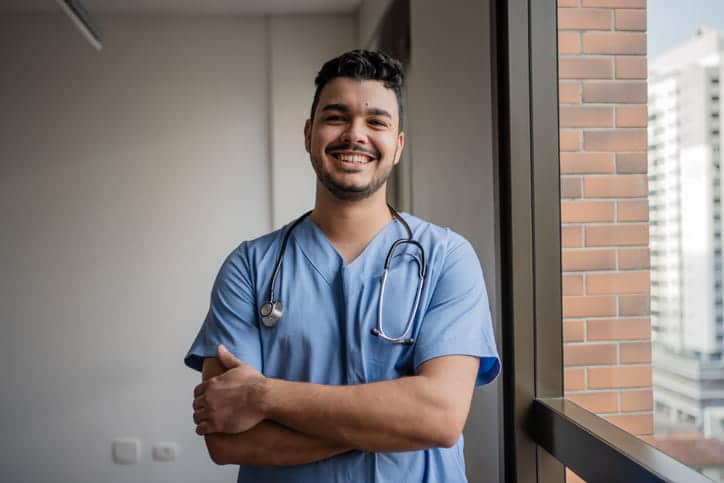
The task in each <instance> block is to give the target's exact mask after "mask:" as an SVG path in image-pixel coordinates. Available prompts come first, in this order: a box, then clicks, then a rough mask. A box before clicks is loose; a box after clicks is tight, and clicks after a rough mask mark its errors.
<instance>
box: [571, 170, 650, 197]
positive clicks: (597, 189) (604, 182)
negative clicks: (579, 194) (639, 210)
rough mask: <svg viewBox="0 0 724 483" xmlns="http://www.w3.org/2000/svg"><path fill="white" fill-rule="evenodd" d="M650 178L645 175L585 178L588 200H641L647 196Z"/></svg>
mask: <svg viewBox="0 0 724 483" xmlns="http://www.w3.org/2000/svg"><path fill="white" fill-rule="evenodd" d="M648 190H649V189H648V178H647V177H646V176H643V175H637V174H631V175H614V176H584V177H583V193H584V196H585V197H586V198H640V197H642V196H647V195H648V193H649V191H648Z"/></svg>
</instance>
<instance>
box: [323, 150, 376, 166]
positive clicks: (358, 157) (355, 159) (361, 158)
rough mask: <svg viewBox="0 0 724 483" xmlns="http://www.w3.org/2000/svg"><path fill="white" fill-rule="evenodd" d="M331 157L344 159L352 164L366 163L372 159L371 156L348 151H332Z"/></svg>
mask: <svg viewBox="0 0 724 483" xmlns="http://www.w3.org/2000/svg"><path fill="white" fill-rule="evenodd" d="M332 157H334V158H335V159H338V160H339V161H345V162H347V163H354V164H367V163H369V162H371V161H373V159H372V158H370V157H369V156H366V155H364V154H350V153H332Z"/></svg>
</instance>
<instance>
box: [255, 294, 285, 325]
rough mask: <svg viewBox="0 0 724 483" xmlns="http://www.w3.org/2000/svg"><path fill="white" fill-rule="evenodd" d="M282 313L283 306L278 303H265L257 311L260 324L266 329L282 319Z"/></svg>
mask: <svg viewBox="0 0 724 483" xmlns="http://www.w3.org/2000/svg"><path fill="white" fill-rule="evenodd" d="M283 313H284V305H283V304H282V303H281V302H279V301H278V300H277V301H276V302H266V303H265V304H263V305H262V306H261V308H260V309H259V315H260V316H261V322H262V324H264V325H265V326H266V327H274V326H275V325H277V322H279V319H281V318H282V314H283Z"/></svg>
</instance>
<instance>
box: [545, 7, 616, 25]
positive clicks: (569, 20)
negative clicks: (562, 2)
mask: <svg viewBox="0 0 724 483" xmlns="http://www.w3.org/2000/svg"><path fill="white" fill-rule="evenodd" d="M612 26H613V15H612V12H611V10H600V9H595V8H559V9H558V29H559V30H611V27H612Z"/></svg>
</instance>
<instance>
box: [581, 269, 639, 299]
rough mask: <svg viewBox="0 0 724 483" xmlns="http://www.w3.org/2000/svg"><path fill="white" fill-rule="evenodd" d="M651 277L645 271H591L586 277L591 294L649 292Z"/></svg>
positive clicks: (587, 288) (588, 291) (587, 291)
mask: <svg viewBox="0 0 724 483" xmlns="http://www.w3.org/2000/svg"><path fill="white" fill-rule="evenodd" d="M650 286H651V277H650V273H649V272H648V271H645V272H616V273H591V274H588V276H587V277H586V293H587V294H589V295H608V294H635V293H644V294H646V293H649V288H650Z"/></svg>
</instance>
